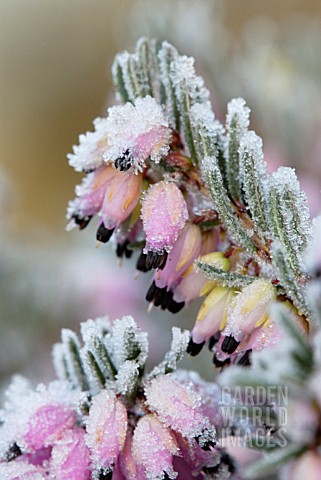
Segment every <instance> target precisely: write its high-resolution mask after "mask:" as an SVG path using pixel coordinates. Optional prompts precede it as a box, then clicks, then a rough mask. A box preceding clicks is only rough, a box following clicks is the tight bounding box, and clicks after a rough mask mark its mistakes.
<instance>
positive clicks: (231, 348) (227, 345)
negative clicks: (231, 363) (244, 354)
mask: <svg viewBox="0 0 321 480" xmlns="http://www.w3.org/2000/svg"><path fill="white" fill-rule="evenodd" d="M239 344H240V342H238V341H236V340H235V338H234V337H232V335H229V336H228V337H225V338H224V340H223V343H222V351H223V352H224V353H233V352H235V350H236V349H237V347H238V346H239Z"/></svg>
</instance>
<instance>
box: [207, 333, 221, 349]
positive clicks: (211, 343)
mask: <svg viewBox="0 0 321 480" xmlns="http://www.w3.org/2000/svg"><path fill="white" fill-rule="evenodd" d="M219 339H220V333H219V332H217V333H216V334H215V335H213V336H212V337H211V338H210V340H209V342H208V349H209V351H210V352H211V351H212V350H213V347H214V345H216V344H217V342H218V341H219Z"/></svg>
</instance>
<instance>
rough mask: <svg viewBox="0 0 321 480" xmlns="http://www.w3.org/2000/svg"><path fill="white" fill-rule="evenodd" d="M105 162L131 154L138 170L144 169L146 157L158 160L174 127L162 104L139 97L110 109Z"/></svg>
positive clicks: (132, 163) (166, 151)
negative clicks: (169, 122) (170, 125)
mask: <svg viewBox="0 0 321 480" xmlns="http://www.w3.org/2000/svg"><path fill="white" fill-rule="evenodd" d="M107 128H108V148H106V150H105V153H104V159H105V161H106V162H109V161H116V160H117V159H118V158H121V157H123V156H124V155H126V156H128V158H129V160H130V163H131V166H132V168H133V170H134V171H135V172H138V171H143V169H144V168H145V166H146V163H145V162H146V160H147V158H149V157H150V159H151V160H152V161H153V162H155V163H158V162H159V161H160V160H161V159H162V157H164V156H166V155H167V153H168V151H169V144H170V142H171V130H170V128H169V125H168V121H167V119H166V118H165V116H164V114H163V112H162V109H161V107H160V105H158V104H157V103H156V100H155V99H154V98H152V97H150V96H147V97H145V98H137V99H136V100H135V102H134V105H133V104H131V103H126V104H125V105H120V106H115V107H111V108H109V109H108V118H107Z"/></svg>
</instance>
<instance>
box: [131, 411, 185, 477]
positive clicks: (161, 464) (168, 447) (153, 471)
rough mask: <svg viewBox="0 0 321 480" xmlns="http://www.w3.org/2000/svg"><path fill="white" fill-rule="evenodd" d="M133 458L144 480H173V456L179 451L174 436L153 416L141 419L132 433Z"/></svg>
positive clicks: (174, 475) (174, 474)
mask: <svg viewBox="0 0 321 480" xmlns="http://www.w3.org/2000/svg"><path fill="white" fill-rule="evenodd" d="M132 449H133V457H134V460H135V462H136V464H137V465H138V466H140V467H142V469H143V472H144V474H145V476H146V479H155V480H156V479H159V480H162V479H165V478H167V479H173V478H176V476H177V474H176V473H175V472H174V469H173V455H178V454H179V450H178V447H177V444H176V440H175V436H174V434H173V433H172V432H171V430H170V429H169V428H166V427H165V426H164V425H163V424H162V423H161V422H160V421H159V420H158V418H157V417H156V416H155V415H152V414H150V415H146V416H145V417H142V418H141V419H140V420H139V421H138V423H137V427H136V428H135V431H134V437H133V442H132Z"/></svg>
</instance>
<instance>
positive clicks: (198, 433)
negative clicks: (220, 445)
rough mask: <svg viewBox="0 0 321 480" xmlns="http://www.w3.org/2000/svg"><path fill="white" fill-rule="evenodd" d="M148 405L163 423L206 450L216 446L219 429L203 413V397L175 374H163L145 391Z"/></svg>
mask: <svg viewBox="0 0 321 480" xmlns="http://www.w3.org/2000/svg"><path fill="white" fill-rule="evenodd" d="M145 395H146V403H147V405H148V406H149V408H150V410H151V411H153V412H154V413H156V414H157V417H158V418H159V420H161V422H162V423H164V425H166V426H168V427H170V428H171V429H172V430H174V431H176V432H179V433H180V434H181V435H182V436H183V437H185V438H187V439H188V440H190V441H192V440H196V442H197V443H198V444H199V445H200V447H201V448H202V449H204V450H210V447H214V445H215V443H216V434H215V428H214V427H213V426H212V425H211V424H210V421H209V419H208V418H207V417H206V416H204V415H203V413H202V412H201V408H200V407H201V400H200V397H199V395H198V394H197V393H196V392H195V391H194V390H192V388H191V385H183V384H182V383H180V382H178V381H176V380H174V379H173V378H172V376H171V375H159V376H158V377H157V378H155V379H153V380H152V381H151V383H150V384H149V385H148V386H147V387H146V388H145Z"/></svg>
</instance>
